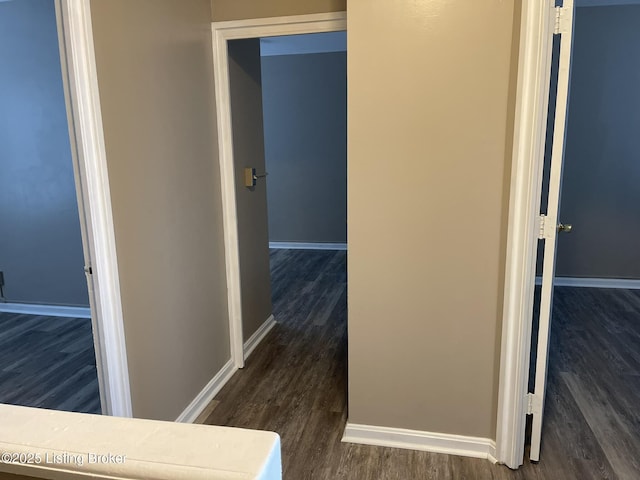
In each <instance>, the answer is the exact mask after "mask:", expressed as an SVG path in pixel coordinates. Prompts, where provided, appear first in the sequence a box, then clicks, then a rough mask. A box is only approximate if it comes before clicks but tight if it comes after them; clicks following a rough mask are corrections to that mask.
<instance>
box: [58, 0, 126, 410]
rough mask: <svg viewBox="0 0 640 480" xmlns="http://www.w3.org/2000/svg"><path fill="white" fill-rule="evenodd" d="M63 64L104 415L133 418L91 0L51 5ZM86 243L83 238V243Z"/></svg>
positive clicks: (60, 0) (59, 1) (61, 0)
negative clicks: (86, 247) (84, 230)
mask: <svg viewBox="0 0 640 480" xmlns="http://www.w3.org/2000/svg"><path fill="white" fill-rule="evenodd" d="M55 1H56V16H57V17H58V18H57V21H58V26H59V28H58V35H59V37H60V43H61V49H60V51H61V65H62V73H63V77H64V83H65V87H66V89H67V91H66V92H65V95H68V98H69V101H70V110H71V111H70V116H69V122H70V130H72V132H71V148H72V151H73V154H72V157H73V160H74V171H75V172H76V185H77V187H78V188H77V195H78V201H79V202H80V203H81V208H80V213H81V216H82V218H81V219H80V220H81V222H85V225H86V233H87V238H86V242H87V246H88V250H89V251H88V255H89V258H90V259H91V264H90V265H88V266H87V267H89V268H91V272H90V273H89V277H90V288H92V290H93V292H94V295H93V298H92V299H91V300H92V302H91V316H92V322H93V327H94V330H95V331H94V336H95V337H96V338H95V340H96V341H95V344H96V352H95V353H96V367H97V368H98V370H99V371H98V378H99V381H100V389H101V392H100V397H101V403H102V411H103V413H104V414H106V415H113V416H119V417H132V416H133V413H132V406H131V392H130V384H129V370H128V364H127V351H126V345H125V338H124V320H123V315H122V301H121V297H120V280H119V276H118V261H117V256H116V244H115V231H114V226H113V214H112V210H111V195H110V191H109V177H108V171H107V158H106V151H105V143H104V131H103V126H102V114H101V110H100V95H99V90H98V77H97V70H96V60H95V50H94V44H93V29H92V24H91V6H90V1H89V0H55ZM83 242H84V239H83Z"/></svg>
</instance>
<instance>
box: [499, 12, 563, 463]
mask: <svg viewBox="0 0 640 480" xmlns="http://www.w3.org/2000/svg"><path fill="white" fill-rule="evenodd" d="M553 7H554V2H553V1H552V0H545V1H537V0H529V1H526V2H524V3H523V8H522V18H521V25H520V47H519V48H520V50H519V60H518V80H517V82H518V83H517V91H516V112H515V125H514V142H513V162H512V167H511V186H510V199H509V217H508V234H507V235H508V236H507V256H506V269H505V286H504V304H503V319H502V344H501V345H502V346H501V357H500V379H499V393H498V417H497V431H496V459H497V461H498V462H500V463H505V464H506V465H507V466H509V467H510V468H518V467H519V466H520V465H522V463H523V458H524V438H525V421H526V413H525V412H526V404H525V394H526V393H527V386H528V374H529V353H530V349H531V341H530V339H531V319H532V315H533V290H534V282H535V267H536V265H535V262H536V260H535V259H536V250H537V241H538V240H537V232H536V225H537V222H536V220H537V217H538V213H539V211H540V192H541V185H542V181H541V180H542V166H543V160H544V142H545V136H546V127H547V104H548V99H549V83H550V75H551V49H552V32H553V25H554V17H555V16H554V8H553Z"/></svg>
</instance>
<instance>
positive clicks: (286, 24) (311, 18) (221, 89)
mask: <svg viewBox="0 0 640 480" xmlns="http://www.w3.org/2000/svg"><path fill="white" fill-rule="evenodd" d="M211 29H212V33H213V69H214V75H215V92H216V115H217V124H218V160H219V165H220V178H221V187H222V209H223V225H224V244H225V267H226V275H227V301H228V315H229V338H230V346H231V358H232V360H233V362H234V364H235V366H236V367H237V368H242V367H244V357H245V355H244V339H243V335H242V302H241V299H242V297H241V286H240V252H239V248H238V217H237V211H236V187H235V176H234V168H233V167H234V158H233V132H232V130H231V98H230V86H229V59H228V50H227V42H228V41H229V40H238V39H245V38H260V37H272V36H278V35H297V34H306V33H323V32H338V31H344V30H346V29H347V14H346V12H335V13H320V14H311V15H291V16H286V17H273V18H256V19H248V20H233V21H226V22H213V23H212V24H211Z"/></svg>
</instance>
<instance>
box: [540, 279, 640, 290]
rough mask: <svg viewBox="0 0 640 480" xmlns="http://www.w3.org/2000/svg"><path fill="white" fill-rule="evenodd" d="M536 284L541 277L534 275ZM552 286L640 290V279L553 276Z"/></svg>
mask: <svg viewBox="0 0 640 480" xmlns="http://www.w3.org/2000/svg"><path fill="white" fill-rule="evenodd" d="M536 285H542V277H536ZM553 286H554V287H584V288H619V289H625V290H640V280H636V279H631V278H583V277H555V278H554V279H553Z"/></svg>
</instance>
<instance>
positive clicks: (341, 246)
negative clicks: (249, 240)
mask: <svg viewBox="0 0 640 480" xmlns="http://www.w3.org/2000/svg"><path fill="white" fill-rule="evenodd" d="M269 248H274V249H289V250H346V249H347V244H346V243H323V242H269Z"/></svg>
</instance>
